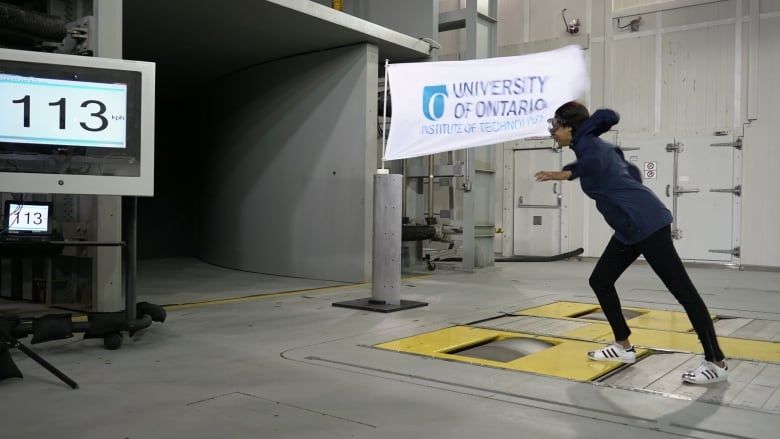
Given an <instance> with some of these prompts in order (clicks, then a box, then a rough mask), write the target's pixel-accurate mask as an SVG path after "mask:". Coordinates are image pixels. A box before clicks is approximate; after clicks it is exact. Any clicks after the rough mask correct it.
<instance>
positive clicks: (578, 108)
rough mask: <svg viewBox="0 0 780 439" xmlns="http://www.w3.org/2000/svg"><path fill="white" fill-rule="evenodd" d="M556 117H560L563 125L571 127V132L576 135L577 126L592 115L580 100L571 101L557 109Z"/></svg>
mask: <svg viewBox="0 0 780 439" xmlns="http://www.w3.org/2000/svg"><path fill="white" fill-rule="evenodd" d="M555 117H557V118H558V119H560V121H561V124H562V125H564V126H567V127H571V133H572V135H574V133H575V132H576V131H577V128H579V127H580V125H582V123H583V122H585V120H587V119H588V118H589V117H590V113H588V108H587V107H585V106H584V105H582V104H580V103H579V102H577V101H569V102H567V103H565V104H563V105H561V106H560V107H558V109H557V110H555Z"/></svg>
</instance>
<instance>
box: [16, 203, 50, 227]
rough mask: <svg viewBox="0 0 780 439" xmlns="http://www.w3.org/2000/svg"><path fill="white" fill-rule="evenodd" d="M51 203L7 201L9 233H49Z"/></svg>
mask: <svg viewBox="0 0 780 439" xmlns="http://www.w3.org/2000/svg"><path fill="white" fill-rule="evenodd" d="M50 207H51V204H50V203H23V202H14V201H9V202H6V222H7V223H6V224H7V226H6V227H7V228H6V232H7V233H30V234H47V233H49V208H50Z"/></svg>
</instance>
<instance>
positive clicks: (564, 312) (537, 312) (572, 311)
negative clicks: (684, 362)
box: [514, 301, 714, 332]
mask: <svg viewBox="0 0 780 439" xmlns="http://www.w3.org/2000/svg"><path fill="white" fill-rule="evenodd" d="M625 309H627V310H631V311H636V312H640V313H642V315H639V316H637V317H634V318H632V319H628V320H626V322H627V323H628V326H629V327H630V328H631V329H634V328H644V329H657V330H660V331H676V332H690V331H692V330H693V325H691V321H690V319H688V315H687V314H685V313H684V312H678V311H665V310H658V309H649V308H625ZM596 311H601V307H600V306H599V305H598V304H593V303H580V302H565V301H562V302H553V303H550V304H547V305H542V306H537V307H534V308H528V309H522V310H518V311H515V312H514V314H517V315H524V316H534V317H547V318H557V319H565V320H576V321H590V320H588V319H584V318H578V317H576V316H581V315H584V314H589V313H591V312H596ZM713 317H714V316H713Z"/></svg>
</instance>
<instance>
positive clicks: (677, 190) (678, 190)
mask: <svg viewBox="0 0 780 439" xmlns="http://www.w3.org/2000/svg"><path fill="white" fill-rule="evenodd" d="M671 188H672V185H670V184H667V185H666V196H667V197H671V194H670V193H669V191H670V189H671ZM672 193H673V194H674V195H675V196H677V195H680V194H697V193H699V188H696V189H683V187H682V186H677V187H675V188H674V190H673V191H672Z"/></svg>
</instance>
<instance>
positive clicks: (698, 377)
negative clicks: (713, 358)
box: [682, 360, 729, 384]
mask: <svg viewBox="0 0 780 439" xmlns="http://www.w3.org/2000/svg"><path fill="white" fill-rule="evenodd" d="M728 376H729V365H728V364H725V363H724V365H723V367H718V365H717V364H715V363H711V362H709V361H706V360H705V361H702V362H701V364H700V365H699V367H697V368H696V369H691V370H689V371H687V372H685V373H684V374H683V376H682V380H683V381H685V382H686V383H691V384H709V383H719V382H721V381H726V379H727V378H728Z"/></svg>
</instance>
